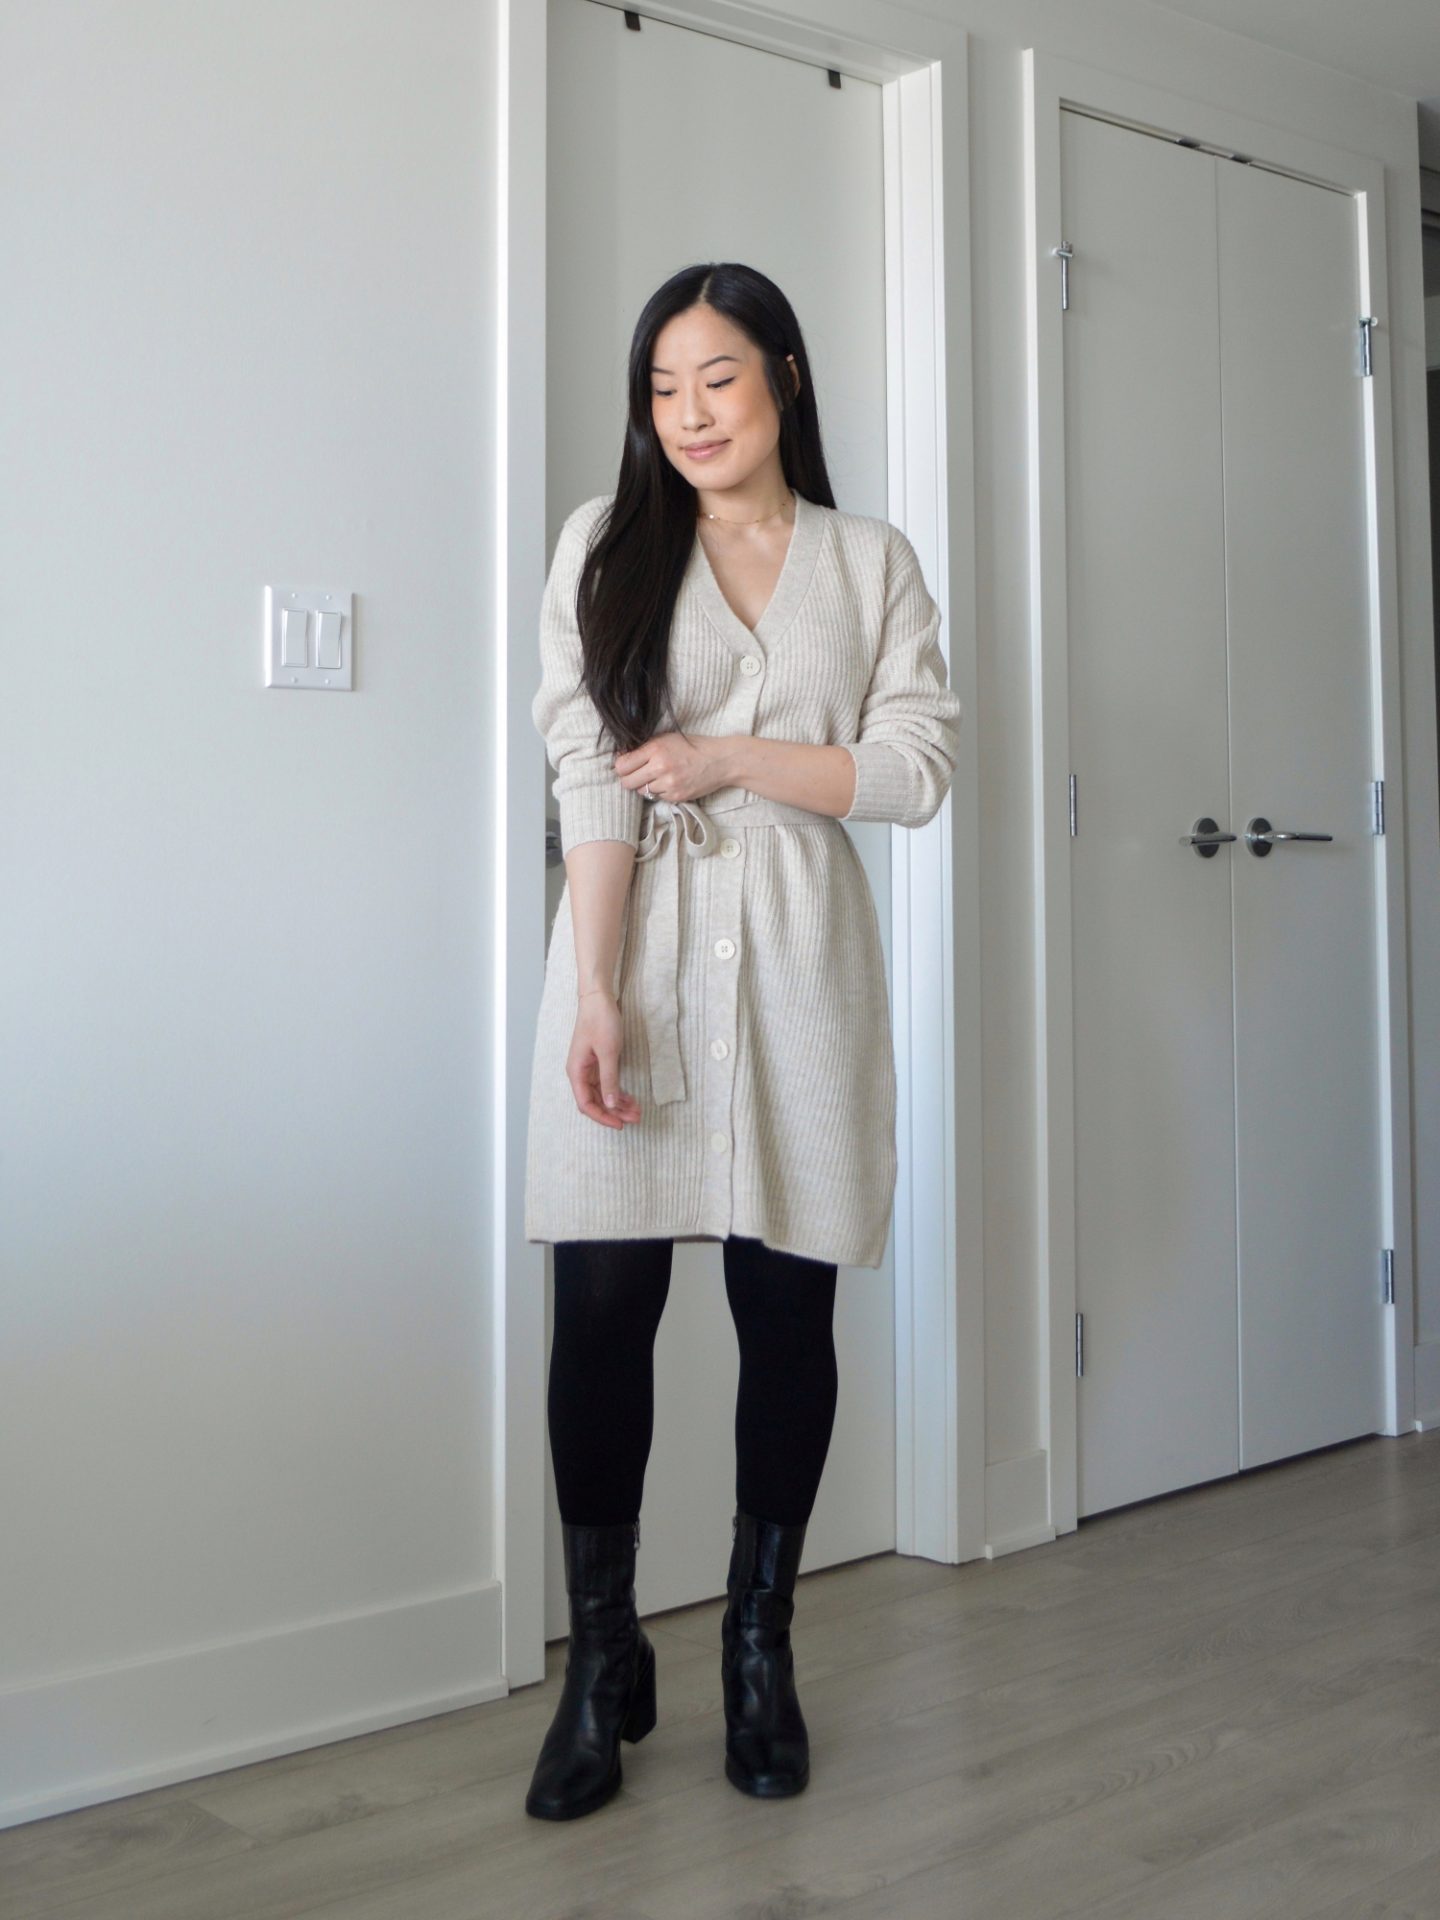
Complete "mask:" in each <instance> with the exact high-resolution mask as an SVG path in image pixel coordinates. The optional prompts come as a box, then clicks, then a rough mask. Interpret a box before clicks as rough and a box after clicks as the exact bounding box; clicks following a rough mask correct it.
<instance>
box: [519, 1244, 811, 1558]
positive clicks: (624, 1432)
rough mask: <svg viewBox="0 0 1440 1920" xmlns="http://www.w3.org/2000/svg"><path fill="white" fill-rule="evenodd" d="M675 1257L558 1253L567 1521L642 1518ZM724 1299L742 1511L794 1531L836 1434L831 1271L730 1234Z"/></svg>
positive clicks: (557, 1456)
mask: <svg viewBox="0 0 1440 1920" xmlns="http://www.w3.org/2000/svg"><path fill="white" fill-rule="evenodd" d="M674 1246H675V1243H674V1241H673V1240H668V1239H654V1240H560V1241H557V1242H556V1243H555V1333H554V1339H553V1342H552V1344H551V1348H550V1383H549V1394H548V1403H547V1411H548V1415H549V1426H550V1451H551V1455H552V1458H553V1460H554V1464H555V1488H556V1492H557V1494H558V1496H559V1502H560V1518H561V1519H562V1520H563V1521H566V1522H568V1523H569V1524H571V1525H582V1526H609V1525H613V1524H615V1523H616V1522H619V1521H625V1520H634V1519H637V1518H638V1517H639V1514H640V1498H641V1494H642V1492H643V1490H644V1485H645V1467H646V1463H647V1461H648V1460H649V1457H650V1440H651V1436H652V1433H653V1431H654V1420H655V1372H654V1357H655V1335H656V1333H657V1332H658V1330H659V1326H660V1316H661V1314H662V1313H663V1312H664V1310H665V1301H666V1298H667V1296H668V1294H669V1292H670V1263H671V1257H672V1254H673V1252H674ZM723 1254H724V1262H725V1292H726V1295H727V1297H728V1299H729V1302H730V1313H731V1316H732V1318H733V1319H734V1322H735V1332H736V1335H737V1337H738V1340H739V1344H740V1385H739V1391H738V1393H737V1395H736V1400H735V1500H736V1505H737V1506H739V1507H740V1508H741V1509H742V1510H743V1511H744V1512H746V1513H750V1514H754V1515H755V1517H756V1518H757V1519H760V1520H773V1521H778V1522H779V1523H780V1524H782V1525H785V1526H790V1525H795V1524H798V1523H799V1522H801V1521H804V1520H808V1519H809V1518H810V1511H811V1508H812V1507H813V1506H814V1504H815V1495H816V1492H817V1491H818V1489H819V1485H820V1473H821V1469H822V1468H823V1467H824V1465H825V1455H826V1453H827V1452H828V1451H829V1447H830V1433H831V1429H832V1427H833V1426H834V1423H835V1403H836V1399H837V1397H838V1391H839V1376H838V1372H837V1368H836V1362H835V1338H834V1308H835V1277H836V1269H835V1267H834V1266H833V1265H830V1264H827V1263H826V1262H824V1261H821V1260H809V1259H806V1258H804V1257H802V1256H801V1255H799V1254H793V1253H777V1252H776V1251H775V1250H774V1249H773V1248H771V1247H767V1246H765V1245H764V1244H763V1243H762V1242H761V1241H759V1240H750V1239H742V1238H739V1237H737V1236H736V1235H734V1234H732V1235H731V1236H730V1238H729V1239H728V1240H726V1241H725V1242H724V1245H723Z"/></svg>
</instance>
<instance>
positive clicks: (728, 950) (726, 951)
mask: <svg viewBox="0 0 1440 1920" xmlns="http://www.w3.org/2000/svg"><path fill="white" fill-rule="evenodd" d="M715 951H716V953H718V954H719V956H720V958H721V959H722V960H728V959H729V958H730V956H731V954H732V953H734V951H735V942H734V941H733V940H717V941H716V942H715Z"/></svg>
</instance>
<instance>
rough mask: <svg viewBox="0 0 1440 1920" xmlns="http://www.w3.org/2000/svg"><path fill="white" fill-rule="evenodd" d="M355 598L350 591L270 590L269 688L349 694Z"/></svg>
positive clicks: (267, 597)
mask: <svg viewBox="0 0 1440 1920" xmlns="http://www.w3.org/2000/svg"><path fill="white" fill-rule="evenodd" d="M354 631H355V595H354V594H353V593H352V592H350V590H349V589H348V588H345V587H329V588H326V587H293V586H276V587H266V589H265V684H266V686H267V687H315V688H317V689H318V690H319V691H320V692H322V693H348V692H349V691H350V688H351V685H352V680H351V663H352V657H353V653H354V647H353V644H352V643H353V639H354Z"/></svg>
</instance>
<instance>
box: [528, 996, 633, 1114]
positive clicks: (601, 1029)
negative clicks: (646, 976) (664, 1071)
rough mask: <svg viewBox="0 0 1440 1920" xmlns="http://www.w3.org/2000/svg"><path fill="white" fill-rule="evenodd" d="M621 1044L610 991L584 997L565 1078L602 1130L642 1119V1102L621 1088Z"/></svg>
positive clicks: (617, 1006) (617, 1011)
mask: <svg viewBox="0 0 1440 1920" xmlns="http://www.w3.org/2000/svg"><path fill="white" fill-rule="evenodd" d="M620 1044H621V1023H620V1003H619V1001H618V1000H617V999H616V998H615V995H614V994H613V993H612V992H611V991H610V989H609V988H608V987H592V988H590V989H589V990H588V991H587V992H585V993H582V994H581V996H580V1000H579V1004H578V1006H577V1008H576V1012H575V1032H574V1034H573V1035H572V1036H571V1040H570V1053H569V1056H568V1058H567V1059H566V1062H565V1078H566V1079H567V1080H568V1081H569V1082H570V1091H571V1092H572V1093H573V1094H574V1095H575V1104H576V1106H577V1107H579V1109H580V1111H581V1113H583V1114H584V1115H585V1116H586V1118H587V1119H589V1120H594V1121H596V1122H597V1123H598V1124H599V1125H600V1126H602V1127H625V1126H627V1125H633V1124H634V1122H635V1121H637V1120H638V1119H639V1118H640V1103H639V1101H638V1100H636V1098H635V1096H634V1095H633V1094H631V1093H626V1091H625V1089H624V1088H623V1087H622V1086H621V1085H620ZM541 1150H542V1152H543V1150H544V1149H543V1147H542V1149H541Z"/></svg>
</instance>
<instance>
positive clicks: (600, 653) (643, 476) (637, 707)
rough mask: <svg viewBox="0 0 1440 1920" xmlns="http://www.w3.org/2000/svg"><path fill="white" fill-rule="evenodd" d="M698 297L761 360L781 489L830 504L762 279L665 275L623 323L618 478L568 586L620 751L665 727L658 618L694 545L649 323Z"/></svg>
mask: <svg viewBox="0 0 1440 1920" xmlns="http://www.w3.org/2000/svg"><path fill="white" fill-rule="evenodd" d="M702 303H703V304H705V305H707V306H710V307H713V308H714V309H715V311H716V312H717V313H722V314H724V316H725V318H726V319H727V320H730V321H733V322H734V324H735V325H736V326H737V327H739V328H740V329H741V330H742V331H743V332H744V333H746V334H747V335H748V336H749V338H750V339H751V340H752V341H753V342H754V343H755V345H756V346H757V347H758V348H759V349H760V351H761V353H763V354H764V356H765V377H766V379H767V381H768V383H769V387H770V392H771V394H772V395H773V397H774V400H775V406H776V409H777V410H778V412H779V415H780V446H779V453H780V464H781V468H782V469H783V471H784V475H785V480H786V483H787V485H789V486H790V487H792V488H793V489H794V491H795V492H796V493H803V494H804V496H805V498H806V499H807V500H810V501H813V502H814V503H815V504H816V505H817V506H822V507H833V506H834V505H835V496H834V494H833V493H832V491H831V488H830V476H829V474H828V473H827V472H826V469H825V455H824V453H823V451H822V450H821V445H820V413H819V409H818V408H817V406H816V404H815V389H814V386H813V384H812V382H811V379H810V362H809V359H808V357H807V355H806V352H805V341H804V337H803V336H802V334H801V332H800V323H799V321H798V320H797V319H796V318H795V311H794V308H793V307H792V306H791V305H790V302H789V301H788V300H787V299H786V298H785V295H784V294H783V293H782V292H781V291H780V289H779V287H777V286H776V284H775V282H774V281H773V280H770V279H767V278H766V276H765V275H764V274H763V273H757V272H756V270H755V268H754V267H746V266H741V265H739V264H738V263H737V262H735V261H732V260H721V261H711V262H710V263H709V264H708V265H700V266H693V267H685V268H683V269H682V271H681V272H679V273H677V274H673V275H672V276H671V278H670V279H668V280H667V281H666V282H665V284H664V285H663V286H661V287H659V288H657V290H656V291H655V292H654V293H653V294H652V295H651V296H650V298H649V300H648V301H647V302H646V303H645V309H644V311H643V312H642V313H641V315H640V318H639V320H638V321H637V322H636V324H635V332H634V335H633V337H632V339H631V342H630V364H629V375H628V386H629V420H628V422H627V425H626V432H625V446H624V450H623V452H622V453H621V456H620V477H619V480H618V482H617V483H616V488H615V498H614V500H613V501H612V503H611V506H610V510H609V512H608V513H607V514H605V515H602V517H601V522H600V525H599V527H598V528H597V530H596V532H595V534H594V536H593V537H592V539H591V543H590V551H589V554H588V556H587V557H586V560H585V562H584V565H583V567H582V568H581V572H580V580H579V585H578V587H577V590H576V606H575V615H576V619H577V621H578V623H579V627H580V636H581V644H582V652H583V660H584V666H583V675H582V677H583V681H584V685H585V689H586V691H587V693H588V694H589V695H590V698H591V699H592V701H593V702H594V704H595V707H596V710H597V711H598V713H599V715H600V718H601V721H602V723H603V729H604V730H608V732H609V733H610V735H611V737H612V739H613V741H614V743H615V749H616V751H617V752H621V753H624V752H627V751H628V750H629V749H630V748H631V747H638V746H639V745H640V743H641V742H642V741H643V740H648V739H650V738H651V737H652V735H654V734H657V733H663V732H666V731H671V730H674V728H675V720H674V708H673V704H672V702H671V697H670V684H669V672H668V666H669V652H670V621H671V617H672V615H673V613H674V609H675V600H676V596H677V595H678V594H679V591H680V583H681V580H682V579H683V578H684V574H685V569H686V567H687V565H688V564H689V560H690V555H691V553H692V551H693V549H694V545H695V537H696V535H695V489H694V488H693V487H692V486H690V484H689V483H688V482H687V481H686V480H685V479H684V477H683V476H682V475H681V474H678V473H677V472H676V471H675V469H674V467H673V466H672V465H671V463H670V461H669V460H668V459H667V458H666V456H665V451H664V449H663V447H662V446H661V445H660V442H659V440H658V438H657V437H656V433H655V423H654V420H653V418H652V417H651V401H650V392H651V388H650V363H651V361H652V359H653V358H654V351H655V340H656V336H657V335H658V334H659V332H660V329H661V328H662V327H663V326H665V325H666V323H667V322H668V321H670V320H671V319H673V318H674V316H675V315H676V314H677V313H684V312H686V311H688V309H689V308H691V307H694V306H698V305H700V304H702ZM792 353H793V354H794V356H795V365H796V368H797V369H798V371H799V374H800V391H799V393H798V394H797V393H796V392H795V385H794V377H793V375H792V374H791V371H790V367H789V365H788V362H787V359H786V356H787V355H788V354H792ZM667 715H668V716H669V726H668V727H667V725H666V716H667Z"/></svg>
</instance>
